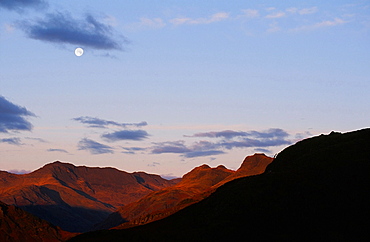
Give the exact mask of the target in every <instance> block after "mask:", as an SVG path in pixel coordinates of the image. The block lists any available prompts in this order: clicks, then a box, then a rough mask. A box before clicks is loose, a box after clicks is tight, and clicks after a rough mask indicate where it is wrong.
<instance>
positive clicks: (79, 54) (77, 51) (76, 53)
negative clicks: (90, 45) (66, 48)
mask: <svg viewBox="0 0 370 242" xmlns="http://www.w3.org/2000/svg"><path fill="white" fill-rule="evenodd" d="M83 53H84V50H83V49H82V48H76V49H75V55H76V56H81V55H82V54H83Z"/></svg>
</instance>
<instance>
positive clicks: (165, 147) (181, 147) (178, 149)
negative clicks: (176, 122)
mask: <svg viewBox="0 0 370 242" xmlns="http://www.w3.org/2000/svg"><path fill="white" fill-rule="evenodd" d="M155 144H156V145H155V146H154V148H153V149H152V153H153V154H163V153H180V154H183V153H186V152H191V151H192V150H191V149H189V148H187V147H186V146H185V141H183V140H179V141H168V142H160V143H155Z"/></svg>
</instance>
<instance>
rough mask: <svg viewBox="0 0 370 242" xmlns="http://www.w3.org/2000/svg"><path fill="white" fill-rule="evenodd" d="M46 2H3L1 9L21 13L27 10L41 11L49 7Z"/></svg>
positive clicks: (14, 0) (26, 0) (28, 0)
mask: <svg viewBox="0 0 370 242" xmlns="http://www.w3.org/2000/svg"><path fill="white" fill-rule="evenodd" d="M47 6H48V4H47V3H46V1H44V0H1V1H0V8H5V9H8V10H14V11H18V12H21V11H23V10H24V9H26V8H34V9H40V8H45V7H47Z"/></svg>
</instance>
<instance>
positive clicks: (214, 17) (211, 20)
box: [170, 12, 229, 25]
mask: <svg viewBox="0 0 370 242" xmlns="http://www.w3.org/2000/svg"><path fill="white" fill-rule="evenodd" d="M227 18H229V13H226V12H219V13H215V14H213V15H211V16H210V17H208V18H196V19H193V18H186V17H184V18H174V19H171V20H170V22H171V23H172V24H174V25H181V24H210V23H214V22H219V21H222V20H225V19H227Z"/></svg>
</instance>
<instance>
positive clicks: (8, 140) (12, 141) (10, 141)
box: [0, 138, 22, 145]
mask: <svg viewBox="0 0 370 242" xmlns="http://www.w3.org/2000/svg"><path fill="white" fill-rule="evenodd" d="M0 143H7V144H10V145H22V142H21V139H20V138H5V139H0Z"/></svg>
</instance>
